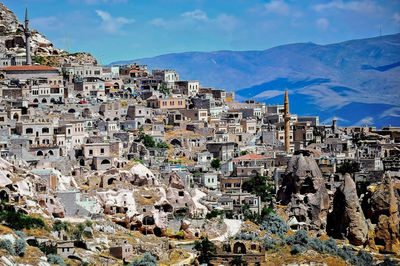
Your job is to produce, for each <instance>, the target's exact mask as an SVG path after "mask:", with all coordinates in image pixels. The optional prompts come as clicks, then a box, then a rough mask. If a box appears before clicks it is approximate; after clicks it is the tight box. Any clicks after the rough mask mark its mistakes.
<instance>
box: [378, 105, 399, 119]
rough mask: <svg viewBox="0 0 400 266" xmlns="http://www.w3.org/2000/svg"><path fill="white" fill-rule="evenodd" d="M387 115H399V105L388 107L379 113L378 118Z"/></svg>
mask: <svg viewBox="0 0 400 266" xmlns="http://www.w3.org/2000/svg"><path fill="white" fill-rule="evenodd" d="M387 116H392V117H400V107H393V108H390V109H388V110H386V111H384V112H383V113H382V114H381V116H380V118H383V117H387Z"/></svg>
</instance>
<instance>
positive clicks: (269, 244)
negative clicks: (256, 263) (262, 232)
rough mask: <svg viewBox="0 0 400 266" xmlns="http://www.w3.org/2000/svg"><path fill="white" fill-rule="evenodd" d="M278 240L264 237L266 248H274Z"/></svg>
mask: <svg viewBox="0 0 400 266" xmlns="http://www.w3.org/2000/svg"><path fill="white" fill-rule="evenodd" d="M277 242H278V241H277V240H276V239H274V238H271V237H269V236H266V237H265V239H264V246H265V250H270V249H273V248H274V247H275V246H276V244H277Z"/></svg>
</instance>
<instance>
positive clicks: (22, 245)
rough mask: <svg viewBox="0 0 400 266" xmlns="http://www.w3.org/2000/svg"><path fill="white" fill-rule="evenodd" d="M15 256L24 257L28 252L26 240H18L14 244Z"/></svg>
mask: <svg viewBox="0 0 400 266" xmlns="http://www.w3.org/2000/svg"><path fill="white" fill-rule="evenodd" d="M14 249H15V254H16V255H18V256H20V257H23V256H24V255H25V251H26V241H25V240H24V239H21V238H19V239H17V240H15V243H14Z"/></svg>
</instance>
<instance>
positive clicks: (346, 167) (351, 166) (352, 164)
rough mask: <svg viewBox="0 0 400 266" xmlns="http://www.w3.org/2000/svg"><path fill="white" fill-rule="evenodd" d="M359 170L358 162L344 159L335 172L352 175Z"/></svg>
mask: <svg viewBox="0 0 400 266" xmlns="http://www.w3.org/2000/svg"><path fill="white" fill-rule="evenodd" d="M360 170H361V169H360V164H359V163H358V162H356V161H349V160H345V161H344V162H343V163H342V164H340V165H339V166H338V168H337V169H336V172H337V173H341V174H342V175H344V174H346V173H348V174H350V175H353V174H354V173H357V172H359V171H360Z"/></svg>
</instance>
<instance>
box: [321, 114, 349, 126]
mask: <svg viewBox="0 0 400 266" xmlns="http://www.w3.org/2000/svg"><path fill="white" fill-rule="evenodd" d="M332 120H337V121H342V122H349V120H347V119H344V118H341V117H338V116H332V117H329V118H327V119H325V120H324V121H322V122H321V123H322V124H326V125H329V124H332Z"/></svg>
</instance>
